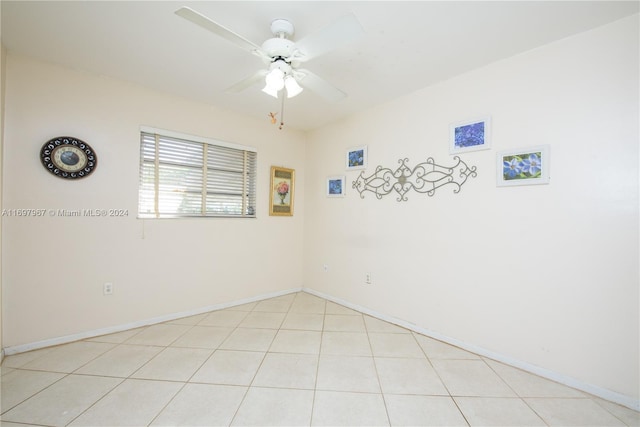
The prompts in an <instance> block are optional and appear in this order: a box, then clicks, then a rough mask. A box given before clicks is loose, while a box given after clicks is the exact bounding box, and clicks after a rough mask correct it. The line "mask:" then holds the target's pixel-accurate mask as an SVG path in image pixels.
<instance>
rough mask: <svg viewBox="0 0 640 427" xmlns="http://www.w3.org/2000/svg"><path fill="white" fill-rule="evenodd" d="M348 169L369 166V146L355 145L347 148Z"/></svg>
mask: <svg viewBox="0 0 640 427" xmlns="http://www.w3.org/2000/svg"><path fill="white" fill-rule="evenodd" d="M345 160H346V164H347V170H354V169H366V168H367V146H366V145H363V146H360V147H353V148H349V149H348V150H347V156H346V159H345Z"/></svg>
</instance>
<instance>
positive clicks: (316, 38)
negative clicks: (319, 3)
mask: <svg viewBox="0 0 640 427" xmlns="http://www.w3.org/2000/svg"><path fill="white" fill-rule="evenodd" d="M362 34H364V29H363V28H362V26H361V25H360V22H358V19H357V18H356V17H355V15H354V14H349V15H345V16H343V17H341V18H339V19H338V20H337V21H334V22H333V23H331V24H329V25H327V26H326V27H324V28H322V29H321V30H319V31H317V32H315V33H313V34H310V35H308V36H307V37H304V38H302V39H301V40H300V41H297V42H296V47H297V48H298V50H299V57H298V56H297V57H296V58H295V59H296V60H298V61H308V60H310V59H312V58H315V57H317V56H320V55H322V54H324V53H327V52H329V51H331V50H334V49H336V48H337V47H339V46H341V45H343V44H345V43H348V42H350V41H351V40H354V39H355V38H357V37H358V36H360V35H362Z"/></svg>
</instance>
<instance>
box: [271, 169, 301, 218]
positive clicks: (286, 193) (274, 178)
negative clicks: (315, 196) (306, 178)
mask: <svg viewBox="0 0 640 427" xmlns="http://www.w3.org/2000/svg"><path fill="white" fill-rule="evenodd" d="M294 185H295V171H294V170H293V169H287V168H281V167H279V166H271V187H270V188H271V191H270V192H269V215H275V216H292V215H293V194H294V193H293V192H294Z"/></svg>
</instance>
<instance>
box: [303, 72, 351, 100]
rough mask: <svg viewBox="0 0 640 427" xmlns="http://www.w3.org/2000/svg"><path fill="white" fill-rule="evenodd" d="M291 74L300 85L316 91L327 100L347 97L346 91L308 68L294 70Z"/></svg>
mask: <svg viewBox="0 0 640 427" xmlns="http://www.w3.org/2000/svg"><path fill="white" fill-rule="evenodd" d="M293 76H294V77H295V79H296V80H297V81H298V83H300V85H301V86H302V87H304V88H307V89H309V90H310V91H312V92H315V93H317V94H318V95H320V96H321V97H323V98H324V99H326V100H328V101H331V102H338V101H341V100H343V99H344V98H346V97H347V94H346V93H344V92H343V91H341V90H340V89H338V88H336V87H334V86H332V85H331V84H330V83H329V82H327V81H326V80H324V79H322V78H321V77H319V76H318V75H316V74H314V73H312V72H311V71H309V70H295V72H294V75H293Z"/></svg>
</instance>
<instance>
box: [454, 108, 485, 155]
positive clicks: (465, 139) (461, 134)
mask: <svg viewBox="0 0 640 427" xmlns="http://www.w3.org/2000/svg"><path fill="white" fill-rule="evenodd" d="M489 148H491V119H490V118H489V117H484V118H480V119H475V120H467V121H464V122H457V123H452V124H451V125H450V126H449V152H450V153H451V154H456V153H463V152H467V151H477V150H488V149H489Z"/></svg>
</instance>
